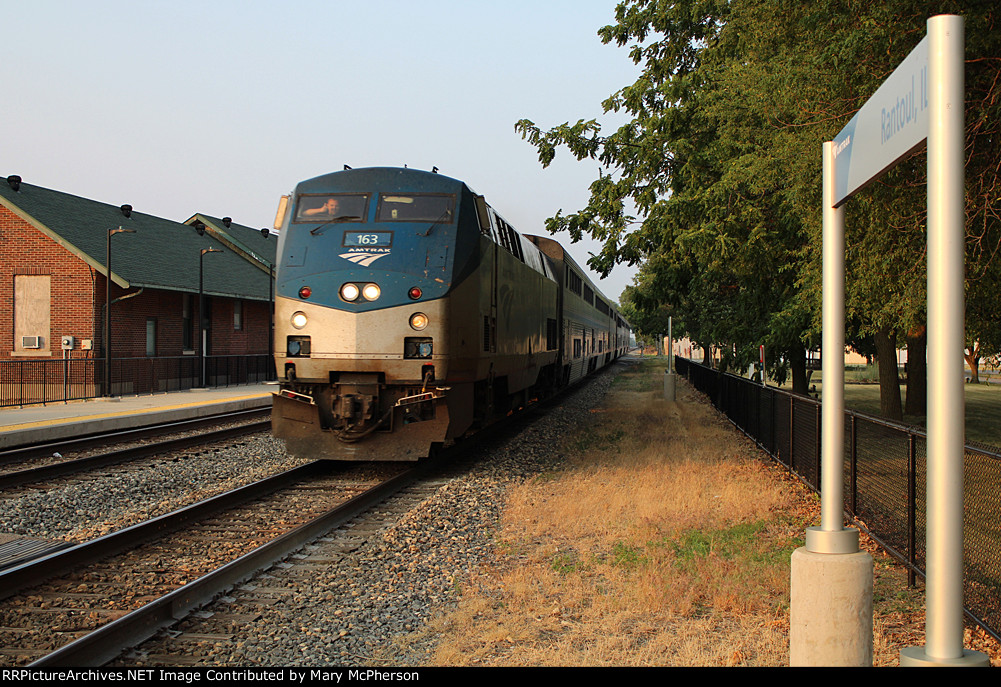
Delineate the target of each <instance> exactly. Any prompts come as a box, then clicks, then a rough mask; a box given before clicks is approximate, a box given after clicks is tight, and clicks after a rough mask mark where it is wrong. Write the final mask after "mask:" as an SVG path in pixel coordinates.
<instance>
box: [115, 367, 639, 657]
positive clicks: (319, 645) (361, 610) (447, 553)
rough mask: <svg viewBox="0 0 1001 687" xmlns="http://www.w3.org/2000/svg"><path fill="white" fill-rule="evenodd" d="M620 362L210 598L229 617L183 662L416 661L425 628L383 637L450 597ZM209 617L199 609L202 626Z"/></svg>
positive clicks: (426, 650)
mask: <svg viewBox="0 0 1001 687" xmlns="http://www.w3.org/2000/svg"><path fill="white" fill-rule="evenodd" d="M619 369H621V367H620V366H619V365H613V366H612V368H611V369H610V370H608V371H606V372H605V373H602V374H599V375H596V376H595V377H594V378H593V379H591V380H590V381H589V382H587V383H586V384H585V385H583V386H581V387H579V388H578V389H577V390H575V391H574V392H573V393H571V394H569V395H567V396H566V397H564V399H563V401H562V402H561V404H560V405H559V406H558V407H555V408H553V409H552V410H550V411H549V412H548V413H547V414H546V415H544V416H543V417H542V418H539V419H537V420H535V421H533V422H532V424H531V425H530V426H528V427H527V428H524V429H523V430H522V431H520V432H518V433H517V435H516V436H509V437H506V438H503V439H496V440H491V444H490V445H489V446H486V447H480V448H478V449H477V450H476V451H477V458H476V459H475V461H474V463H473V464H472V465H471V466H470V465H469V464H465V465H464V466H462V468H461V470H459V469H457V470H456V473H457V474H455V475H453V476H451V479H448V480H447V481H446V480H443V482H444V483H443V484H442V486H441V487H439V488H438V489H437V490H436V491H434V493H433V494H432V495H431V496H429V497H427V498H425V499H424V500H422V501H420V502H419V503H417V504H416V505H413V506H412V507H411V508H409V509H408V510H407V511H406V512H405V513H402V514H401V515H399V516H398V517H397V518H396V519H395V522H392V523H391V524H389V525H388V527H386V528H385V529H383V530H382V531H380V532H377V533H375V534H373V535H369V536H368V537H367V539H366V540H365V543H363V544H361V545H360V546H359V548H357V549H356V550H354V551H345V550H344V539H343V535H339V534H338V533H332V534H331V535H330V536H328V537H325V538H323V539H321V540H319V541H317V542H314V543H313V544H311V545H309V546H307V547H306V548H305V549H304V550H302V551H300V552H299V553H298V554H297V555H296V556H295V557H293V559H290V561H288V562H285V563H281V564H279V565H277V566H274V567H273V568H272V569H270V570H269V571H268V572H266V573H264V574H262V575H260V576H258V577H257V578H255V579H254V580H252V581H251V582H249V583H248V584H247V585H244V586H243V587H242V588H238V589H237V590H234V591H233V592H232V594H231V595H230V596H228V597H225V598H223V599H221V600H219V601H217V602H215V603H213V604H212V605H211V606H210V607H208V608H207V609H205V611H206V612H205V613H202V614H201V615H202V616H206V617H207V616H215V618H216V622H217V623H218V622H220V621H219V619H221V618H223V617H225V616H230V617H232V618H234V619H235V620H233V621H231V623H230V625H229V626H228V628H227V629H226V630H225V634H224V635H217V636H212V635H202V637H203V639H202V641H198V642H196V643H192V644H191V645H190V650H189V653H190V657H191V659H192V660H193V661H194V664H195V665H201V666H208V665H214V666H333V665H337V666H371V665H387V664H392V665H397V666H420V665H422V664H424V663H426V661H427V658H428V656H429V655H430V652H431V651H432V650H433V648H434V647H433V646H432V644H431V643H430V642H433V639H428V640H426V642H425V643H424V644H422V645H416V644H411V645H409V646H406V647H403V648H400V646H399V644H398V643H395V642H393V639H394V638H396V637H400V636H403V635H407V634H409V633H411V632H413V631H414V630H417V629H419V628H420V627H421V626H422V625H423V624H424V623H426V622H427V621H428V620H430V619H431V618H432V617H434V616H435V615H437V614H439V613H441V612H442V611H444V610H447V608H448V607H449V605H450V604H452V603H454V602H455V601H456V600H457V599H456V590H457V589H458V585H459V583H461V581H462V580H463V579H465V578H467V577H468V576H469V574H470V572H471V571H473V570H475V569H476V568H477V567H478V566H479V565H480V563H481V562H482V561H484V560H485V558H486V557H487V556H488V555H489V554H490V551H491V545H492V542H493V534H494V532H495V531H496V528H497V523H498V518H499V515H500V509H501V507H502V506H503V503H504V495H505V492H506V491H507V489H508V488H510V487H511V486H512V485H515V484H518V483H519V482H521V481H523V480H525V479H527V478H529V477H531V476H533V475H537V474H539V473H542V472H546V471H549V470H552V469H553V468H554V467H556V466H558V465H559V464H560V463H561V462H562V460H563V456H562V454H561V453H560V450H559V448H558V447H559V446H560V444H561V442H562V440H563V438H564V437H566V436H567V435H568V433H570V432H573V431H575V430H576V429H578V428H579V427H580V426H582V425H583V424H585V423H586V422H587V421H588V413H589V411H590V409H591V408H593V407H595V406H596V405H597V404H599V403H600V402H601V400H602V399H603V398H604V396H605V393H606V391H607V390H608V387H609V385H610V384H611V382H612V379H613V377H614V374H615V372H616V371H617V370H619ZM311 561H312V562H311ZM198 622H199V621H198V620H197V619H190V620H188V621H185V622H184V623H182V625H181V626H180V628H179V630H180V631H182V632H188V633H192V634H197V633H205V632H216V633H219V632H222V630H220V629H218V624H217V625H216V626H214V627H215V628H216V629H213V630H206V629H204V628H201V627H199V625H198ZM212 622H213V620H212V618H211V617H208V619H207V620H205V623H206V626H208V627H213V626H212V625H210V623H212ZM176 636H178V632H177V631H175V632H173V633H168V634H166V635H161V636H160V637H158V638H154V639H153V640H151V641H150V642H147V643H146V644H144V645H143V646H141V647H138V648H137V649H136V650H135V651H133V652H132V653H131V654H129V655H128V656H127V657H125V659H124V662H125V664H126V665H163V663H158V660H157V659H158V655H159V656H164V655H167V656H175V657H176V656H177V655H178V652H179V650H181V649H180V647H179V646H178V644H179V642H174V643H173V644H171V638H172V637H176ZM181 639H183V635H182V636H181ZM394 647H395V648H394ZM181 651H182V652H183V650H181ZM387 652H390V653H387ZM392 652H396V653H395V655H394V654H393V653H392ZM400 652H402V653H400ZM169 660H170V659H167V661H169ZM174 660H176V659H174Z"/></svg>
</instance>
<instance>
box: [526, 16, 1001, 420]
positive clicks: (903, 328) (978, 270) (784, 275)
mask: <svg viewBox="0 0 1001 687" xmlns="http://www.w3.org/2000/svg"><path fill="white" fill-rule="evenodd" d="M938 11H947V12H958V13H961V14H964V15H967V35H968V37H969V39H968V46H969V47H968V57H969V59H968V74H967V79H968V84H969V85H970V92H971V94H973V96H974V97H973V100H971V106H970V108H969V110H970V114H968V122H969V123H970V131H971V148H970V156H969V160H970V166H969V168H968V172H967V174H968V178H970V179H973V182H972V183H971V190H970V191H969V192H968V193H969V196H968V200H969V202H968V207H969V212H968V216H969V217H971V218H973V219H975V220H976V224H977V226H978V231H980V234H979V235H978V236H979V238H978V239H977V241H971V243H970V245H971V251H970V259H969V265H970V270H969V273H970V280H969V283H970V286H971V300H972V301H973V302H974V303H979V302H980V299H983V298H984V297H985V296H984V295H983V291H980V290H978V289H977V288H976V285H977V284H979V283H981V282H983V283H986V282H987V281H988V276H989V275H993V274H995V273H996V271H997V261H996V260H994V255H996V254H997V252H998V248H999V246H1001V240H999V232H998V230H997V216H998V201H997V198H998V195H999V194H997V193H996V192H995V189H996V188H997V186H996V179H997V171H998V169H999V168H1001V163H999V160H1001V158H999V151H998V149H999V148H1001V146H997V145H996V141H997V130H996V127H997V121H998V118H997V103H998V102H999V101H1001V98H998V97H997V95H998V91H997V88H998V83H999V81H1001V79H999V78H998V73H999V66H1001V65H999V61H998V58H997V55H998V54H999V53H1001V51H999V50H998V49H997V48H998V47H999V43H998V39H997V37H996V36H997V35H998V33H999V32H998V31H996V30H994V29H995V27H994V14H995V10H994V9H993V7H992V6H991V4H990V3H986V2H973V3H956V2H953V3H946V2H942V3H928V2H917V1H916V0H893V1H892V2H884V3H863V2H847V1H840V2H838V1H834V0H817V1H815V2H811V3H800V2H781V1H777V0H734V1H732V2H726V1H724V0H717V1H713V0H687V1H681V2H666V1H661V0H630V1H627V2H623V3H620V4H619V5H618V7H617V8H616V15H615V19H616V23H615V24H613V25H611V26H607V27H605V28H603V29H601V30H600V31H599V35H600V36H601V37H602V40H603V41H605V42H615V43H617V44H619V45H630V46H631V52H630V54H631V56H632V59H633V60H634V61H635V62H636V63H637V64H639V65H641V66H642V73H641V75H640V77H639V78H638V79H637V80H636V82H635V83H633V84H632V85H630V86H626V87H625V88H623V89H621V90H620V91H618V92H617V93H615V94H613V95H612V96H611V97H610V98H608V99H607V100H606V101H605V102H604V107H605V110H606V111H625V112H626V113H628V114H629V115H630V117H631V120H630V121H629V122H628V123H627V124H625V125H623V126H621V127H620V128H619V129H618V130H616V131H614V132H612V133H611V134H610V135H607V136H603V135H602V132H601V127H600V125H599V124H598V123H597V121H595V120H590V121H583V120H581V121H578V122H577V123H576V124H570V123H565V124H563V125H560V126H557V127H554V128H551V129H548V130H543V129H541V128H540V127H538V126H536V125H535V124H534V123H533V122H531V121H530V120H521V121H519V122H518V123H517V124H516V130H517V131H519V132H521V134H522V135H523V136H524V137H525V138H526V139H527V140H528V141H529V142H530V143H531V144H533V145H534V146H535V147H536V148H537V150H538V153H539V159H540V161H541V162H542V164H543V165H548V164H549V163H550V162H551V161H552V160H553V158H554V156H555V155H556V152H557V150H558V149H559V148H560V147H565V148H567V149H568V150H569V151H570V153H571V154H573V155H574V156H575V157H577V158H578V159H585V158H592V159H596V160H598V161H599V162H601V163H602V165H603V166H604V167H605V170H607V171H603V172H601V173H600V174H599V177H598V179H596V180H595V181H594V182H593V183H592V185H591V188H590V191H591V196H590V200H589V202H588V204H587V206H586V207H585V208H583V209H581V210H579V211H577V212H573V213H569V214H564V213H563V212H562V211H560V212H559V213H557V215H556V216H555V217H553V218H551V219H550V220H549V223H548V227H549V228H550V230H553V231H558V230H567V231H569V233H570V235H571V237H572V238H573V239H574V240H576V239H577V238H580V237H581V236H582V235H583V234H585V233H587V234H590V235H591V236H593V237H595V238H597V239H599V240H601V241H602V242H603V250H602V251H601V252H600V253H599V254H598V255H597V256H595V257H594V258H593V259H592V260H591V261H590V263H589V264H590V265H591V266H592V267H593V268H594V269H596V270H598V271H599V272H602V273H607V272H608V270H610V269H611V267H612V266H613V265H614V264H615V263H617V262H627V263H630V264H635V263H644V268H643V272H641V277H642V279H641V281H640V283H639V284H638V289H639V291H640V294H639V295H640V296H641V297H639V298H637V299H636V303H637V305H638V306H639V307H640V308H643V309H650V310H651V311H653V310H656V309H657V308H659V307H661V306H663V305H669V306H670V307H671V309H672V311H673V312H675V313H676V314H677V316H678V317H679V319H680V320H681V321H682V322H683V324H684V331H685V332H687V334H688V335H689V336H690V337H691V338H692V339H693V340H694V341H696V342H698V343H700V344H702V345H703V346H704V347H705V346H707V344H708V345H712V346H716V347H718V348H719V349H720V350H721V351H723V352H724V360H730V361H732V362H733V363H735V364H737V365H741V364H745V363H746V361H747V360H748V359H754V358H755V357H756V349H757V346H758V345H759V344H762V343H763V344H765V345H766V349H767V350H768V351H769V352H770V354H771V355H772V356H773V357H780V358H781V360H782V361H783V363H782V364H775V362H770V363H769V368H770V369H772V370H779V371H780V372H781V373H784V371H785V365H788V366H789V367H790V368H791V370H792V376H793V385H794V389H796V390H799V391H805V389H806V375H805V350H806V347H807V346H810V345H811V344H812V342H813V341H814V340H815V339H816V338H818V337H817V334H818V333H819V324H820V322H819V319H820V318H819V315H820V312H819V311H820V307H819V306H820V284H821V280H820V270H821V266H820V252H821V250H820V249H821V212H820V181H821V179H820V177H821V165H820V151H821V144H822V142H823V141H825V140H830V139H831V138H833V136H834V135H835V134H836V133H837V131H839V130H840V128H841V127H843V126H844V124H845V123H847V121H848V119H850V117H851V116H852V114H854V112H855V111H857V109H858V108H859V107H860V106H861V105H862V103H864V102H865V100H867V99H868V98H869V97H870V96H871V95H872V93H873V92H875V90H876V88H877V87H878V86H879V85H880V84H881V83H882V82H883V81H884V80H885V79H886V77H887V76H888V75H889V74H890V73H891V72H892V71H893V69H895V68H896V66H897V65H898V64H899V62H900V61H901V60H902V59H903V57H904V56H906V55H907V53H908V52H910V50H911V49H912V48H913V47H914V45H915V44H916V43H917V42H918V41H919V40H920V38H921V37H922V36H923V35H924V33H925V20H926V18H927V16H929V15H930V14H934V13H936V12H938ZM992 79H993V80H992ZM992 164H993V165H994V167H993V168H992V167H991V165H992ZM922 168H923V162H922V161H917V160H915V161H912V162H910V163H909V164H908V165H907V166H906V167H905V168H903V169H900V170H899V171H897V172H894V173H891V174H890V175H888V176H887V177H885V178H884V179H882V180H881V181H880V182H879V183H878V184H876V185H875V186H874V187H873V188H872V189H871V190H867V191H866V192H864V193H863V194H861V195H860V197H858V198H856V199H853V201H852V203H851V209H850V211H849V213H848V245H849V254H848V262H849V274H850V278H849V288H848V311H849V315H850V316H851V317H852V318H853V320H854V321H855V322H856V323H857V331H858V333H859V335H860V336H863V337H869V336H871V337H874V338H875V340H876V343H877V348H878V349H880V350H881V351H882V354H881V358H883V359H885V360H888V359H889V357H890V354H889V353H888V351H893V349H894V347H895V344H894V342H895V341H896V340H898V339H899V340H904V339H905V338H906V337H907V335H908V334H914V335H915V336H916V338H915V337H912V339H913V341H914V343H913V344H912V345H915V346H917V345H919V341H920V332H921V331H922V330H923V328H924V326H925V322H924V302H925V286H924V274H925V268H924V235H923V232H924V212H923V203H921V202H920V198H921V197H922V194H923V179H922V178H921V177H922V173H921V171H920V170H921V169H922ZM992 295H993V294H992ZM981 311H984V312H986V311H987V309H986V308H980V310H975V312H978V313H979V312H981ZM987 320H988V317H987V315H983V316H980V317H979V318H978V319H975V320H971V324H972V325H973V327H972V329H973V330H975V331H973V332H971V336H972V337H973V338H976V339H978V340H981V339H984V340H986V337H983V336H979V335H978V334H977V333H976V330H978V328H979V329H981V330H982V329H983V326H981V324H982V323H986V322H987ZM978 322H980V323H981V324H977V323H978ZM834 354H835V355H839V356H840V352H837V353H834ZM880 367H881V369H885V370H887V373H888V375H887V378H886V379H885V380H881V391H883V395H885V396H886V402H887V405H886V407H885V410H886V412H888V413H889V414H891V415H894V414H896V415H898V416H899V413H900V410H899V408H900V395H899V385H898V380H897V379H896V365H895V353H894V357H893V364H892V365H887V364H883V365H881V366H880ZM890 372H892V378H891V377H890V375H889V373H890ZM915 374H916V375H921V376H923V373H920V372H918V373H915ZM894 395H895V397H896V407H895V408H894V407H893V404H892V401H893V397H894ZM909 396H910V394H909Z"/></svg>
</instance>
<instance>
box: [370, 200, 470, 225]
mask: <svg viewBox="0 0 1001 687" xmlns="http://www.w3.org/2000/svg"><path fill="white" fill-rule="evenodd" d="M454 207H455V196H453V195H445V194H424V193H383V194H382V195H380V196H379V209H378V211H377V212H376V217H375V221H376V222H438V223H442V224H449V223H451V221H452V214H453V213H452V210H453V208H454Z"/></svg>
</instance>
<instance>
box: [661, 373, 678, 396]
mask: <svg viewBox="0 0 1001 687" xmlns="http://www.w3.org/2000/svg"><path fill="white" fill-rule="evenodd" d="M677 389H678V375H676V374H674V373H673V372H666V371H665V372H664V400H665V401H674V400H676V399H677V393H678V392H677Z"/></svg>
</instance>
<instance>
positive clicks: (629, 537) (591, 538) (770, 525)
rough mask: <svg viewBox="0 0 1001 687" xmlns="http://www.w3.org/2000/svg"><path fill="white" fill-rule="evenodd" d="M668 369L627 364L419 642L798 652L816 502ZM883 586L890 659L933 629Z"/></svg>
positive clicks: (682, 657) (600, 654)
mask: <svg viewBox="0 0 1001 687" xmlns="http://www.w3.org/2000/svg"><path fill="white" fill-rule="evenodd" d="M662 374H663V366H662V363H661V364H660V366H655V364H651V363H644V364H638V365H634V366H631V367H630V368H629V369H627V370H626V371H624V372H622V373H621V374H620V375H619V377H618V378H617V379H616V383H615V385H614V386H613V387H612V392H611V393H610V394H609V396H608V397H607V398H606V402H605V404H604V406H603V407H602V408H601V409H599V410H598V411H596V412H594V422H593V423H590V425H589V426H588V427H587V428H582V431H581V434H580V435H579V436H578V437H576V438H575V439H574V440H573V441H572V442H571V445H569V446H568V447H567V450H568V452H569V453H570V455H571V459H570V461H569V465H568V466H567V468H566V469H565V470H564V471H561V472H559V473H557V474H552V475H548V476H546V477H544V478H537V479H535V480H533V481H531V482H529V483H526V484H524V485H522V486H520V487H518V488H516V489H514V490H512V492H511V493H510V495H509V499H508V502H507V505H506V508H505V511H504V515H503V519H502V523H501V526H500V530H499V532H498V534H497V538H496V539H497V543H496V560H495V563H494V565H493V566H492V567H491V568H489V569H483V570H480V571H479V572H478V573H477V574H476V575H475V576H473V577H472V578H471V579H469V580H467V581H466V582H465V584H464V585H463V586H462V587H461V600H460V603H459V604H458V608H457V609H456V610H454V611H453V612H451V613H449V614H448V615H446V616H444V617H441V618H439V619H438V620H436V621H435V622H434V623H432V624H431V625H430V626H429V627H427V628H426V629H425V630H423V631H422V635H423V636H422V637H412V638H408V642H409V641H413V640H418V641H420V640H427V639H428V638H429V637H433V638H434V640H435V644H436V647H437V648H436V650H435V653H434V654H433V656H432V664H433V665H445V666H469V665H475V666H661V665H672V666H735V665H751V666H774V665H786V664H788V603H789V560H790V555H791V554H792V551H793V550H794V549H795V548H796V547H797V546H799V545H801V537H802V535H803V532H804V530H805V528H806V527H807V526H808V525H811V524H814V523H815V522H816V521H817V520H818V519H819V507H818V502H817V499H816V498H815V497H814V496H813V495H812V494H809V493H808V492H807V491H806V490H805V489H804V488H803V487H802V486H800V485H799V484H798V483H797V482H795V481H794V480H792V479H791V478H789V477H788V476H787V475H785V473H784V472H783V471H782V470H780V469H779V468H776V467H774V466H773V464H771V463H770V462H769V461H768V460H767V459H766V458H764V457H763V454H761V453H760V452H759V451H758V450H757V449H756V448H755V447H754V446H753V444H751V443H750V442H749V441H748V440H747V439H746V438H745V437H743V435H741V434H739V433H738V432H736V431H735V430H734V429H733V428H732V427H731V426H730V425H729V423H727V422H726V421H725V420H723V419H721V418H720V416H719V415H718V414H717V413H716V412H715V411H714V410H713V409H712V407H711V406H709V405H708V404H707V403H706V402H705V400H704V399H703V398H702V397H701V396H700V395H698V394H696V393H695V392H693V391H691V390H690V388H689V387H688V386H687V385H685V384H681V383H679V385H678V401H677V402H675V403H667V402H665V401H664V400H663V399H662V397H661V396H662V394H661V386H660V384H661V381H662ZM881 569H885V570H886V571H892V566H890V565H889V564H888V563H887V562H886V560H885V557H880V559H879V561H878V562H877V578H878V580H880V584H882V585H883V586H884V588H892V585H894V584H897V585H899V586H900V587H902V586H903V585H902V582H901V581H902V579H903V578H902V574H901V573H899V571H893V574H894V575H896V578H895V580H891V578H890V577H888V575H890V572H886V573H885V574H883V575H882V576H881V575H880V570H881ZM887 585H890V587H887ZM878 593H880V592H878ZM882 594H883V595H888V596H890V599H889V602H888V603H890V604H891V605H892V609H894V610H892V611H891V612H888V613H887V614H886V615H887V617H883V618H877V621H876V627H877V637H876V662H877V664H884V665H885V664H891V663H895V662H896V657H897V656H898V655H899V649H900V647H901V646H914V645H916V644H915V640H917V641H918V642H920V643H923V638H920V633H918V632H916V631H915V627H914V625H915V622H914V613H915V611H914V609H915V602H916V601H919V600H920V594H919V593H917V592H908V593H906V594H901V593H898V592H886V591H885V590H884V592H882ZM894 595H895V596H894Z"/></svg>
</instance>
